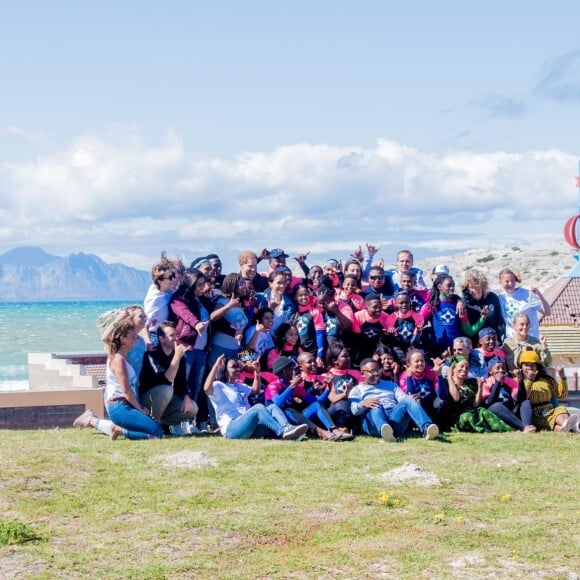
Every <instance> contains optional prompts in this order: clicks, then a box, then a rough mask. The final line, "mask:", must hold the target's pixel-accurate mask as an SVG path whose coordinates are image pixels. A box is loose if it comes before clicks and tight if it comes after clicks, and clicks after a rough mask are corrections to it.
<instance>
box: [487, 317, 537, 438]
mask: <svg viewBox="0 0 580 580" xmlns="http://www.w3.org/2000/svg"><path fill="white" fill-rule="evenodd" d="M489 330H491V329H489ZM487 368H488V373H489V377H488V378H487V379H485V380H484V381H483V392H482V395H481V397H482V402H483V405H484V406H485V408H486V409H489V410H490V411H491V412H492V413H494V414H496V415H497V416H498V417H499V418H500V419H503V420H504V421H505V422H506V423H507V424H508V425H509V426H510V427H513V428H514V429H517V430H518V431H523V432H524V433H535V432H536V431H537V429H536V428H535V427H534V425H533V424H532V423H533V420H532V417H533V413H532V403H531V402H530V401H529V400H528V399H527V398H526V390H525V388H524V385H523V384H522V383H521V382H518V381H516V380H514V379H512V378H510V377H508V376H507V370H506V366H505V361H504V360H502V359H501V358H492V359H491V360H490V361H489V362H488V364H487Z"/></svg>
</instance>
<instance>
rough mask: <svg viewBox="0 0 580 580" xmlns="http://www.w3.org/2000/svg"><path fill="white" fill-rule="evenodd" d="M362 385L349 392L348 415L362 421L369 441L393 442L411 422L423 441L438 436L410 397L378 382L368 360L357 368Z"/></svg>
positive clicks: (378, 372)
mask: <svg viewBox="0 0 580 580" xmlns="http://www.w3.org/2000/svg"><path fill="white" fill-rule="evenodd" d="M360 370H361V373H362V375H363V379H364V382H363V383H361V384H360V385H356V386H355V387H353V388H352V390H351V392H350V395H349V397H348V400H349V402H350V406H351V407H350V408H351V411H352V414H353V415H355V416H359V417H362V421H361V423H362V430H363V431H364V432H365V433H366V434H367V435H371V436H372V437H382V438H383V439H385V440H386V441H395V437H401V436H402V435H404V434H405V433H406V432H407V429H408V427H409V424H410V423H411V422H413V423H414V424H415V425H416V426H417V427H418V429H419V431H420V432H421V433H422V435H423V436H424V437H425V439H427V440H432V439H435V438H436V437H437V436H438V435H439V427H437V425H436V424H435V423H433V422H432V421H431V419H430V418H429V416H428V415H427V413H425V411H424V410H423V408H422V407H421V404H420V403H419V402H417V401H416V400H415V399H414V398H413V397H411V396H410V395H406V394H405V393H404V391H403V390H402V389H401V388H400V387H398V386H397V385H396V384H395V383H392V382H390V381H383V380H381V373H382V369H381V366H380V365H379V363H378V362H377V361H376V360H374V359H372V358H365V359H364V360H363V361H362V362H361V365H360Z"/></svg>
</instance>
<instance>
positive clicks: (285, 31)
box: [0, 0, 580, 271]
mask: <svg viewBox="0 0 580 580" xmlns="http://www.w3.org/2000/svg"><path fill="white" fill-rule="evenodd" d="M0 9H1V14H2V18H0V88H1V102H2V107H0V253H3V252H5V251H8V250H10V249H12V248H15V247H19V246H40V247H42V248H43V249H44V250H45V251H47V252H49V253H53V254H57V255H67V254H70V253H73V252H86V253H93V254H97V255H99V256H100V257H102V258H103V259H104V260H105V261H107V262H123V263H125V264H128V265H131V266H135V267H138V268H142V269H147V270H148V269H149V268H150V266H151V265H152V264H153V263H154V262H155V261H156V260H157V258H158V257H159V255H160V253H161V252H162V251H166V252H167V254H168V255H170V256H181V257H183V259H184V261H185V262H186V263H189V261H191V259H193V258H194V257H197V256H202V255H205V254H207V253H210V252H215V253H218V254H220V255H221V256H222V258H223V261H224V270H225V271H230V270H234V269H236V261H235V258H236V256H237V254H238V253H239V252H240V251H241V250H246V249H252V250H254V251H256V252H259V251H260V250H261V249H262V248H264V247H267V248H270V249H272V248H275V247H281V248H284V249H285V250H286V251H287V252H288V253H289V254H290V255H291V256H293V255H296V254H298V253H303V252H307V251H310V252H311V254H310V258H309V262H310V263H317V262H318V263H320V262H322V261H323V260H324V259H326V258H329V257H334V258H346V257H347V256H348V255H349V254H350V252H351V251H352V250H353V249H354V248H356V247H357V246H358V245H359V244H361V243H362V244H364V242H370V243H373V244H374V245H377V246H380V247H381V251H380V255H381V256H382V257H383V258H384V259H385V261H386V262H387V263H389V262H392V261H393V259H394V256H395V253H396V251H397V250H398V249H401V248H411V249H412V250H413V251H414V253H415V256H416V261H420V258H421V257H427V256H434V255H445V254H450V253H454V252H460V251H463V250H465V249H470V248H490V249H491V248H494V247H503V246H510V245H519V246H522V245H526V244H533V243H541V242H551V241H560V240H561V239H562V229H563V226H564V223H565V221H566V220H567V219H568V218H569V217H570V216H572V215H574V214H575V213H576V212H578V193H579V190H578V189H577V188H576V182H575V179H574V177H575V176H576V175H578V160H579V159H580V151H579V150H578V149H579V146H578V127H579V121H580V29H579V28H578V21H579V16H578V9H577V3H576V2H572V1H571V0H553V1H552V2H550V3H547V2H545V1H538V0H525V1H524V0H508V1H506V0H502V1H501V2H500V1H496V0H489V1H488V2H485V3H475V2H464V1H453V2H452V1H446V0H439V1H438V2H433V1H426V0H425V1H418V0H407V1H406V2H401V1H394V0H357V1H354V0H353V1H344V0H308V1H305V0H293V1H292V2H289V1H284V0H279V1H276V2H272V1H271V0H268V1H267V0H263V1H258V0H244V1H243V2H240V1H224V0H213V1H212V2H207V1H204V2H201V1H199V2H198V1H195V0H189V1H175V0H165V1H164V2H152V1H147V0H140V1H139V2H136V1H123V0H116V1H115V2H112V1H109V0H99V1H98V2H96V1H93V0H85V1H83V2H77V1H60V0H52V1H51V2H41V1H38V0H37V1H30V0H20V1H19V2H8V1H6V0H0Z"/></svg>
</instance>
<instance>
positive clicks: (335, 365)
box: [323, 341, 362, 429]
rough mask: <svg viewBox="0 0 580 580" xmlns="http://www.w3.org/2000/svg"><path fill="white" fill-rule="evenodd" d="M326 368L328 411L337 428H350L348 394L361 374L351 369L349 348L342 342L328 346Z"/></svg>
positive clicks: (357, 382) (359, 379) (324, 379)
mask: <svg viewBox="0 0 580 580" xmlns="http://www.w3.org/2000/svg"><path fill="white" fill-rule="evenodd" d="M326 368H327V369H328V371H327V372H326V374H325V375H324V376H323V381H324V384H326V385H328V388H329V393H328V402H329V403H330V407H329V408H328V412H329V414H330V416H331V417H332V419H333V420H334V422H335V423H336V425H337V426H338V427H339V428H340V427H344V428H347V429H352V414H351V412H350V404H349V402H348V395H349V393H350V390H351V389H352V387H354V386H355V385H358V384H359V383H361V382H362V375H361V374H360V373H359V372H358V371H356V370H354V369H351V356H350V349H348V348H347V347H346V346H345V345H344V343H342V342H340V341H337V342H334V343H333V344H331V345H329V346H328V350H327V352H326Z"/></svg>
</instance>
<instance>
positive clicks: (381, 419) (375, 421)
mask: <svg viewBox="0 0 580 580" xmlns="http://www.w3.org/2000/svg"><path fill="white" fill-rule="evenodd" d="M411 421H413V423H415V425H417V427H418V428H419V431H421V433H424V431H425V428H426V427H427V425H430V424H431V423H432V422H433V421H431V419H430V418H429V415H427V413H425V411H424V410H423V407H421V403H418V402H417V401H415V399H412V398H411V397H405V398H404V399H403V400H402V401H400V402H399V403H397V404H396V405H395V406H394V407H393V408H392V409H387V410H385V409H384V408H383V407H376V408H374V409H369V410H368V411H367V412H366V413H365V414H364V416H363V418H362V430H363V431H364V432H365V433H366V434H367V435H371V436H372V437H380V436H381V427H382V426H383V425H384V424H385V423H388V424H389V425H390V426H391V427H392V428H393V434H394V435H395V437H401V436H402V435H404V434H405V432H406V431H407V429H408V427H409V423H410V422H411Z"/></svg>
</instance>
